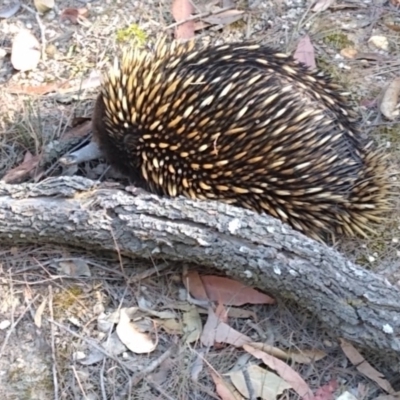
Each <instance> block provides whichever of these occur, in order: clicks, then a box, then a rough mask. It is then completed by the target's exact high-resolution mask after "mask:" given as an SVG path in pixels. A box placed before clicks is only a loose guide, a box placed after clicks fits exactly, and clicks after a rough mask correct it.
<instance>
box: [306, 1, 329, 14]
mask: <svg viewBox="0 0 400 400" xmlns="http://www.w3.org/2000/svg"><path fill="white" fill-rule="evenodd" d="M334 2H335V0H317V1H316V2H315V3H314V6H313V7H312V8H311V11H313V12H321V11H325V10H327V9H328V8H329V7H330V6H332V4H333V3H334Z"/></svg>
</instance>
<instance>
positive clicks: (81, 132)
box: [60, 119, 92, 140]
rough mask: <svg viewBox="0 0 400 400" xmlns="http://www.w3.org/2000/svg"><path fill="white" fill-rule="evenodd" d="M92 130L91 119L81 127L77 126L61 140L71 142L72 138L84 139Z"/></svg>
mask: <svg viewBox="0 0 400 400" xmlns="http://www.w3.org/2000/svg"><path fill="white" fill-rule="evenodd" d="M91 130H92V120H91V119H89V120H87V121H85V122H83V123H82V124H80V125H75V126H74V127H73V128H72V129H69V130H68V131H66V132H65V133H64V134H63V135H62V136H61V137H60V139H62V140H69V139H72V138H82V137H85V136H86V135H88V134H89V133H90V131H91Z"/></svg>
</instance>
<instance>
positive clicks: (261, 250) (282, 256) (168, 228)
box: [0, 176, 400, 359]
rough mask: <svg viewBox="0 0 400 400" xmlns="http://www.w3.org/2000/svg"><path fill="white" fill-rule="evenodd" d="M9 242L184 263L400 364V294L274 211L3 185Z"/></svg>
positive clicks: (70, 184) (78, 187) (99, 188)
mask: <svg viewBox="0 0 400 400" xmlns="http://www.w3.org/2000/svg"><path fill="white" fill-rule="evenodd" d="M0 239H1V241H2V243H12V244H13V245H16V244H27V243H38V244H43V243H54V244H57V245H67V246H78V247H83V248H85V249H93V250H97V251H98V250H111V251H115V249H116V245H117V246H118V248H119V250H120V252H121V253H122V254H123V255H126V256H129V257H141V258H149V257H152V258H153V259H154V258H157V257H160V258H162V259H169V260H174V261H185V262H190V263H194V264H198V265H201V266H207V267H213V268H215V269H217V270H218V271H219V272H221V273H223V274H226V275H228V276H231V277H233V278H235V279H238V280H240V281H242V282H244V283H246V284H248V285H251V286H253V287H256V288H258V289H261V290H264V291H265V292H267V293H269V294H272V295H274V296H275V297H277V298H278V299H279V298H280V299H283V300H284V299H290V301H295V302H297V303H298V304H299V305H300V306H302V307H304V308H305V309H307V310H308V311H310V312H311V313H313V314H314V315H315V316H316V317H317V318H319V319H320V321H321V322H323V323H324V325H325V326H326V327H327V328H329V329H330V330H334V331H335V332H336V334H337V335H338V336H340V337H343V338H345V339H347V340H350V341H352V342H353V343H355V344H358V345H359V346H361V347H364V348H367V349H370V350H373V351H379V352H380V353H381V354H382V353H385V352H387V353H388V354H389V353H391V354H396V357H399V359H400V290H399V289H398V288H397V287H395V286H393V285H391V284H390V283H389V282H388V281H387V280H386V279H385V278H383V277H381V276H379V275H377V274H375V273H373V272H371V271H367V270H365V269H363V268H361V267H359V266H357V265H355V264H353V263H352V262H350V261H349V260H347V259H346V258H345V257H344V256H343V255H341V254H340V253H339V252H337V251H336V250H334V249H333V248H330V247H329V246H327V245H324V244H321V243H318V242H315V241H314V240H312V239H309V238H307V237H305V236H304V235H302V234H300V233H299V232H296V231H294V230H292V229H291V228H289V227H288V226H286V225H283V224H282V223H281V222H280V221H278V220H276V219H274V218H272V217H269V216H267V215H258V214H255V213H253V212H251V211H248V210H243V209H239V208H236V207H232V206H229V205H227V204H223V203H218V202H205V201H192V200H189V199H184V198H176V199H168V198H160V197H158V196H154V195H151V194H148V193H144V192H143V191H140V190H139V191H137V193H133V194H132V193H129V192H127V191H126V190H124V188H123V187H122V186H120V185H118V184H115V185H114V184H112V185H110V184H108V185H107V184H98V183H96V182H94V181H91V180H89V179H85V178H81V177H76V176H75V177H61V178H50V179H46V180H44V181H42V182H40V183H35V184H31V183H27V184H20V185H8V184H6V183H4V182H1V183H0Z"/></svg>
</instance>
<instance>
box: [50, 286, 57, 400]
mask: <svg viewBox="0 0 400 400" xmlns="http://www.w3.org/2000/svg"><path fill="white" fill-rule="evenodd" d="M49 310H50V317H51V319H54V313H53V289H52V287H51V285H49ZM50 333H51V358H52V359H53V366H52V370H53V384H54V400H58V379H57V358H56V346H55V341H54V326H53V325H52V324H50Z"/></svg>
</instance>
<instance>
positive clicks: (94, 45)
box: [0, 0, 400, 400]
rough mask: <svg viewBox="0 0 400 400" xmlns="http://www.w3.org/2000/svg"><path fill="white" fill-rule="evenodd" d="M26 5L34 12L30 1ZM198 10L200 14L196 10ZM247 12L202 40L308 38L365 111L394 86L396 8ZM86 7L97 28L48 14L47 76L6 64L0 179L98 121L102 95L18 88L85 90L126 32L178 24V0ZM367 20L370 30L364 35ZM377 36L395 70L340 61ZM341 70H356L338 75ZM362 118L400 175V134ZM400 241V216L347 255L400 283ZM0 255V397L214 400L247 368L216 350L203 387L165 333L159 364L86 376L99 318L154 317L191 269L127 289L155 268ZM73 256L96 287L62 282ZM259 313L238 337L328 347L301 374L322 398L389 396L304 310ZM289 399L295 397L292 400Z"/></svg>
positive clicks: (108, 259)
mask: <svg viewBox="0 0 400 400" xmlns="http://www.w3.org/2000/svg"><path fill="white" fill-rule="evenodd" d="M56 3H57V7H58V8H59V9H60V10H62V9H64V8H66V7H82V2H80V1H73V0H58V1H56ZM246 3H247V2H240V5H241V6H246ZM25 4H26V5H27V6H28V7H31V8H33V5H32V1H26V2H25ZM195 4H196V5H197V6H199V5H201V4H202V3H201V2H200V0H197V1H196V2H195ZM249 4H250V6H253V8H247V11H248V14H247V15H248V17H247V20H246V22H241V23H235V24H233V26H229V27H225V28H224V29H222V30H211V31H207V32H203V33H200V34H199V36H200V39H199V40H203V41H204V42H206V43H212V42H220V41H234V40H244V39H246V38H251V39H257V40H262V41H263V42H264V43H269V44H271V45H273V46H276V47H280V48H281V49H283V50H285V51H292V50H293V49H294V48H295V46H296V43H297V41H298V39H299V38H300V37H301V36H302V35H303V34H304V33H309V34H310V35H311V39H312V40H313V43H314V46H315V50H316V56H317V62H318V64H319V66H320V67H321V68H323V69H325V70H327V71H328V72H329V73H331V74H332V75H333V76H334V77H336V78H337V79H339V80H340V81H341V82H342V84H343V85H344V86H346V87H347V88H348V89H349V90H351V92H352V93H353V97H354V99H355V100H356V101H357V103H358V104H359V103H360V101H361V100H365V99H374V98H375V97H376V96H377V95H378V94H379V93H380V91H381V88H382V87H383V85H384V84H385V83H386V82H388V81H390V79H392V78H393V77H394V76H395V75H396V73H398V70H399V62H398V60H399V59H400V35H399V34H398V33H396V32H393V31H390V30H389V29H387V28H386V27H385V25H384V24H383V23H382V15H385V16H392V17H393V18H394V17H397V18H399V11H396V10H394V9H393V8H390V7H389V6H388V5H385V6H384V7H382V8H381V9H379V8H376V7H374V6H372V5H369V6H368V7H367V8H365V7H364V6H363V3H362V2H360V3H359V4H356V3H354V4H355V6H354V8H349V9H343V10H336V11H335V12H333V13H331V12H325V13H322V14H319V15H315V14H312V13H311V12H310V11H308V10H307V7H306V4H305V2H291V1H288V2H283V1H280V0H274V1H262V2H261V1H249ZM88 7H89V8H90V16H89V20H90V26H80V25H76V26H75V25H70V24H66V23H61V24H60V22H59V20H58V17H57V16H56V14H55V13H54V12H50V13H49V14H47V15H46V16H44V17H42V23H43V25H44V27H45V33H46V42H47V43H46V45H47V48H46V50H47V59H46V61H41V63H40V64H39V66H38V68H37V70H35V71H32V72H29V73H16V72H15V71H12V69H11V66H10V61H9V58H6V59H5V60H4V61H3V63H2V64H0V83H1V84H2V86H0V99H1V101H0V146H1V147H0V148H1V153H0V175H4V173H5V172H6V171H7V170H9V169H10V168H12V167H14V166H16V165H18V164H19V163H21V161H22V159H23V158H24V155H25V153H26V152H27V151H29V152H31V153H32V154H34V155H35V154H39V153H40V152H41V150H42V149H43V148H44V147H46V146H48V145H49V144H51V143H52V142H54V140H57V139H58V138H59V137H60V136H61V135H62V134H63V133H64V132H65V131H66V130H68V129H69V124H70V123H71V121H72V120H73V118H74V117H75V116H90V114H91V107H92V105H93V99H94V97H95V94H96V89H91V90H83V91H81V90H77V91H76V92H73V93H63V92H55V93H51V94H48V95H45V96H28V95H22V94H19V95H15V94H12V90H11V88H12V87H13V86H14V85H17V84H18V85H28V86H37V85H41V84H43V83H46V82H60V81H61V82H63V81H66V80H68V81H71V82H74V83H75V84H78V83H79V82H82V81H84V80H85V79H86V78H88V77H89V76H90V74H91V73H92V72H93V71H96V70H101V69H103V68H104V66H105V65H106V63H107V62H108V61H110V60H111V59H112V57H113V55H114V54H115V51H116V50H117V48H118V46H119V40H118V38H119V39H121V37H122V36H123V35H122V33H123V29H125V28H127V27H129V26H131V25H132V24H137V26H138V27H140V35H141V34H145V36H146V37H147V39H146V40H149V39H152V38H154V37H155V36H157V34H158V33H159V32H160V31H162V30H163V29H164V28H165V27H166V26H168V25H170V24H171V23H173V22H174V21H173V18H172V16H171V14H170V1H155V0H146V1H142V0H136V1H112V0H110V1H93V2H92V3H90V4H88ZM379 10H381V11H382V10H383V11H384V12H385V14H382V13H380V12H379ZM360 15H361V17H358V16H360ZM364 20H367V21H369V22H370V23H369V24H367V25H365V24H364V25H363V24H361V23H360V21H364ZM357 24H358V25H357ZM24 26H28V27H29V26H30V27H31V28H32V31H33V32H34V33H35V35H36V37H38V38H40V31H39V27H38V25H37V22H36V20H35V17H34V15H33V14H32V13H31V12H29V10H26V9H24V11H22V12H20V13H18V15H17V16H16V17H14V18H11V19H9V20H0V47H3V48H5V49H10V47H11V39H12V36H13V34H14V33H15V32H17V31H18V30H19V29H20V28H22V27H24ZM372 32H373V34H382V35H385V36H386V37H387V38H388V39H389V41H390V45H391V52H390V57H391V59H390V60H389V61H385V60H384V59H381V60H378V61H371V62H369V63H363V62H360V61H359V60H358V61H346V60H342V59H338V58H337V54H338V51H340V47H341V46H343V43H341V41H340V36H337V35H338V33H341V34H343V33H344V34H345V35H346V36H347V39H348V40H351V41H352V42H353V43H354V47H356V48H357V49H358V50H360V51H365V52H367V51H368V52H371V51H372V50H371V49H370V48H368V45H367V40H368V38H369V37H370V36H371V34H372ZM140 35H139V36H140ZM335 35H336V36H335ZM137 39H138V37H137V36H132V37H130V40H131V41H135V40H137ZM396 60H397V61H396ZM0 63H1V60H0ZM341 63H343V64H345V65H347V66H349V67H350V69H343V68H341V65H340V64H341ZM359 111H360V113H361V115H362V116H363V119H364V122H365V128H366V129H365V132H366V134H368V135H371V136H372V137H373V138H374V139H375V140H376V141H377V142H378V143H380V144H381V145H383V146H385V147H387V149H388V151H389V152H390V153H391V155H392V158H393V161H394V163H395V164H398V163H399V160H400V139H399V138H400V136H399V133H400V123H399V122H397V123H396V122H393V123H389V122H388V121H384V120H382V118H381V117H380V116H379V114H378V113H377V110H376V109H372V110H371V109H370V110H367V109H363V108H360V110H359ZM88 171H89V172H90V173H92V174H95V172H93V170H91V169H90V166H89V167H87V168H86V169H85V170H84V173H88ZM79 173H81V171H80V172H79ZM397 206H399V204H396V207H397ZM397 208H399V207H397ZM399 242H400V218H399V215H398V213H395V215H394V218H392V220H391V221H390V223H388V226H386V227H385V229H384V232H383V233H382V235H381V236H380V237H378V238H375V239H373V240H369V241H361V240H355V241H352V242H351V243H346V245H342V246H341V249H342V250H343V251H345V252H346V253H347V254H348V255H349V257H351V258H353V259H354V260H357V261H358V262H360V263H362V264H363V265H365V266H367V267H368V268H373V269H376V270H379V271H380V272H381V273H383V274H385V276H387V277H388V278H389V279H390V280H391V281H393V282H399V281H400V266H399V265H400V245H399ZM0 249H1V252H0V263H1V264H0V285H1V286H0V322H2V321H4V320H9V321H10V322H11V328H10V329H9V330H4V331H0V353H1V357H0V396H2V397H3V398H5V399H22V400H23V399H51V398H55V399H83V398H85V399H100V398H101V399H125V398H132V399H151V398H154V399H156V398H165V399H204V400H206V399H215V398H217V396H216V394H215V391H214V389H213V388H214V386H213V384H212V383H211V381H210V375H209V367H211V366H212V368H214V369H215V370H216V371H218V372H219V373H225V372H227V371H229V370H231V369H232V368H233V367H234V366H235V365H237V364H238V363H239V362H240V360H242V357H243V354H242V353H241V352H240V351H238V350H236V349H234V348H232V347H225V348H222V349H210V350H209V351H207V352H205V353H204V354H203V357H204V360H205V362H204V366H203V370H202V372H201V373H200V375H199V377H198V379H197V380H195V381H194V380H193V379H192V378H191V372H192V368H193V363H194V362H195V360H196V359H197V358H198V352H199V347H198V346H193V347H189V346H187V345H184V344H183V343H181V340H180V337H177V336H174V335H168V334H166V333H165V332H163V331H160V332H159V345H158V347H157V349H156V351H155V352H153V353H151V354H150V355H149V356H142V355H140V356H138V355H134V354H133V353H131V352H128V351H126V352H124V353H123V354H120V355H118V356H116V357H107V358H105V359H104V360H103V361H101V362H99V363H96V364H93V365H83V364H82V363H81V362H80V361H79V360H77V359H76V357H75V356H76V354H78V353H79V352H84V353H85V354H86V355H89V354H93V353H94V352H95V350H96V348H98V346H99V343H100V342H105V341H106V340H107V338H108V336H109V335H108V333H104V332H102V331H101V330H99V327H98V324H97V318H98V315H99V314H100V313H101V312H102V311H104V312H113V311H115V310H116V309H117V308H118V307H119V306H121V305H122V306H125V307H132V306H135V305H136V304H137V302H138V301H139V300H140V299H145V300H146V301H147V302H148V303H149V304H151V306H152V307H153V308H154V309H155V310H158V309H161V308H162V307H164V306H168V305H169V304H171V303H174V302H176V301H178V300H179V299H180V293H181V290H182V288H183V285H182V282H181V277H180V271H181V267H182V266H176V265H170V266H168V268H166V269H163V270H162V271H161V272H160V273H159V274H154V273H153V274H150V276H149V277H146V278H144V279H142V280H137V279H136V280H135V279H133V281H132V283H130V284H127V281H128V280H129V278H131V277H137V276H140V275H138V274H140V273H141V272H143V271H147V270H148V269H149V268H153V265H152V264H151V263H148V262H144V261H143V262H136V263H135V262H134V261H132V260H126V259H120V258H119V257H118V255H110V254H93V253H84V252H81V251H80V252H76V251H75V250H73V249H64V248H58V249H57V248H56V249H55V248H54V247H46V246H44V247H39V246H36V247H35V246H32V247H21V248H12V249H9V248H4V247H3V248H0ZM74 257H75V258H78V259H83V260H85V261H86V262H87V263H88V265H89V267H90V271H91V275H90V276H88V277H82V278H76V277H75V278H74V277H68V276H65V275H62V274H61V272H60V270H59V261H60V260H61V259H69V258H74ZM43 301H46V307H45V309H44V312H43V317H42V325H41V327H40V328H39V327H38V326H37V325H35V324H34V317H35V315H36V313H37V310H38V308H39V307H40V304H42V302H43ZM249 309H251V310H253V311H254V312H255V313H256V315H257V316H258V321H246V320H233V321H231V323H232V326H233V327H234V328H235V329H237V330H239V331H240V332H242V333H244V334H247V335H249V336H251V337H253V338H254V339H255V340H263V341H265V342H267V343H269V344H273V345H275V346H278V347H282V348H286V349H291V348H317V349H320V350H323V351H325V352H326V353H327V354H328V355H327V357H326V358H325V359H323V360H321V361H319V362H317V363H313V364H311V365H306V366H301V365H299V364H297V365H294V368H295V369H296V370H298V371H299V372H300V374H301V375H302V376H303V377H304V379H305V380H306V381H307V383H308V384H309V385H310V386H311V387H312V388H317V387H319V386H320V385H322V384H324V383H327V382H328V381H329V380H330V379H331V378H332V377H338V379H339V383H340V385H341V388H342V389H347V390H350V391H353V392H357V390H359V392H358V393H361V392H362V393H364V397H363V398H366V399H370V398H374V397H376V395H378V394H379V393H380V392H379V390H378V388H377V387H376V385H375V384H373V383H372V382H370V381H368V380H367V379H365V378H363V377H362V376H360V374H359V373H358V372H357V371H356V369H355V368H354V367H353V366H351V365H350V364H349V362H348V361H347V359H346V358H345V356H344V355H343V353H342V352H341V351H340V348H339V347H338V344H337V341H336V339H335V338H334V337H332V336H331V335H330V334H329V333H328V332H326V331H325V330H324V329H323V328H322V327H321V326H320V325H319V324H318V322H317V321H316V320H315V319H314V318H312V317H311V316H309V315H305V314H304V313H303V312H302V311H301V310H299V309H298V308H297V307H296V306H295V305H291V304H279V305H277V306H269V307H249ZM51 321H54V322H51ZM203 322H204V321H203ZM7 332H8V333H7ZM170 349H172V350H173V353H172V354H173V356H172V357H168V363H167V364H168V370H169V372H168V374H167V376H165V377H164V380H162V379H160V376H158V377H157V376H156V377H153V378H154V379H153V380H151V379H143V380H141V381H140V382H139V383H138V384H137V385H136V386H134V387H131V384H132V377H133V378H135V377H136V376H137V374H138V373H139V372H140V371H141V370H142V369H143V368H146V367H148V366H149V365H151V363H152V362H154V361H155V360H157V358H158V357H161V356H162V355H163V354H165V352H168V351H172V350H170ZM167 354H168V353H167ZM74 357H75V358H74ZM372 361H373V362H375V361H374V360H372ZM376 366H377V367H378V368H379V369H380V370H381V371H382V372H383V373H384V374H386V377H387V378H388V379H392V378H393V377H394V371H393V370H392V369H391V365H390V363H388V364H387V365H383V364H382V363H380V362H378V360H376ZM157 372H159V369H155V371H154V373H157ZM284 397H290V398H291V399H292V398H295V397H296V396H295V395H293V393H290V394H285V395H284ZM359 400H362V397H359Z"/></svg>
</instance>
